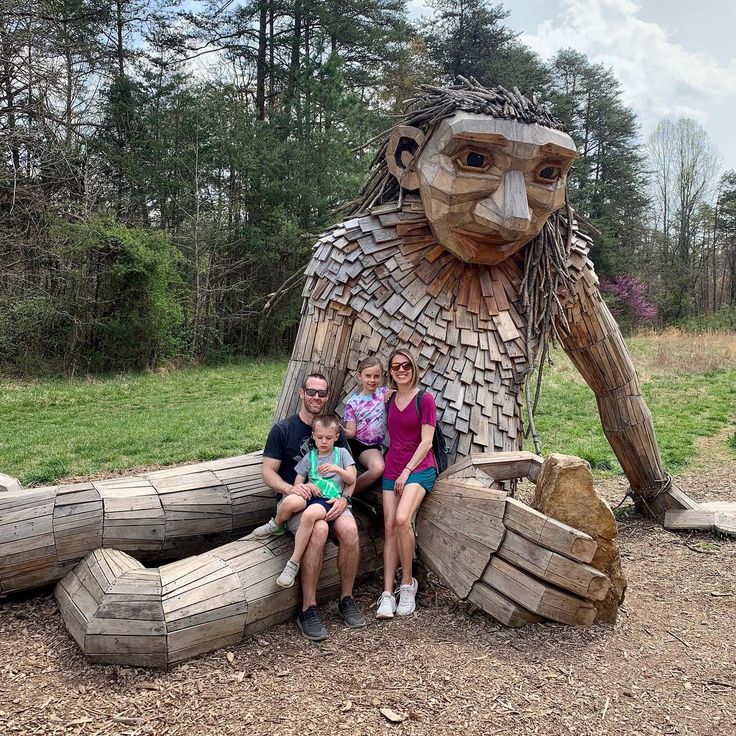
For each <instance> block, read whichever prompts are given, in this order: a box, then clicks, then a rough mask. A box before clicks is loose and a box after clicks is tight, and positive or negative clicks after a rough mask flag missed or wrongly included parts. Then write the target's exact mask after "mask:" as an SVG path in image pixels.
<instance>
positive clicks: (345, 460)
mask: <svg viewBox="0 0 736 736" xmlns="http://www.w3.org/2000/svg"><path fill="white" fill-rule="evenodd" d="M339 434H340V421H339V420H338V418H337V417H336V416H335V415H334V414H320V415H319V416H318V417H317V418H316V419H315V420H314V423H313V424H312V439H313V440H314V444H315V449H313V450H310V451H309V452H308V453H307V454H306V455H305V456H304V457H303V458H302V459H301V460H300V461H299V462H298V463H297V465H296V468H295V470H296V473H297V476H296V480H295V481H294V487H296V486H299V485H301V484H303V483H304V482H305V480H308V482H307V483H306V486H307V488H308V489H309V491H310V492H311V493H312V497H311V498H310V499H308V500H307V499H305V498H303V497H302V496H301V495H299V494H298V493H290V494H289V495H287V496H285V497H284V498H283V500H282V501H281V502H280V503H279V505H278V506H277V507H276V516H275V517H274V518H273V519H271V520H270V521H269V522H268V523H267V524H263V525H262V526H259V527H257V528H256V529H254V530H253V536H254V537H255V538H256V539H265V538H266V537H270V536H275V535H279V534H283V533H284V524H285V523H286V522H287V521H288V520H289V519H290V518H291V517H292V516H294V514H299V513H301V512H304V513H303V514H302V518H301V521H300V522H299V528H298V529H297V532H296V535H295V537H294V553H293V554H292V555H291V559H290V560H289V561H288V562H287V563H286V566H285V567H284V571H283V572H282V573H281V575H279V577H278V578H277V579H276V583H277V585H280V586H281V587H282V588H290V587H291V586H292V585H294V580H295V579H296V576H297V575H298V573H299V565H300V564H301V560H302V555H303V554H304V550H305V549H306V548H307V543H308V542H309V537H310V536H311V535H312V529H313V528H314V525H315V523H316V522H317V521H319V520H321V519H324V518H325V516H326V515H327V512H328V511H329V510H330V508H331V502H332V501H334V499H336V498H339V497H340V496H341V495H342V492H343V489H344V488H345V486H352V485H355V480H356V476H357V473H356V470H355V461H354V460H353V458H352V456H351V455H350V453H349V452H348V451H347V450H346V449H344V448H342V447H335V442H336V441H337V438H338V436H339Z"/></svg>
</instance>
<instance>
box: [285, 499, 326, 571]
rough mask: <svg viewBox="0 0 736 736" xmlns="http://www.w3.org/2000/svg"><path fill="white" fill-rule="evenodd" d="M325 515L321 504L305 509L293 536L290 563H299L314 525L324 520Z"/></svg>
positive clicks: (314, 504)
mask: <svg viewBox="0 0 736 736" xmlns="http://www.w3.org/2000/svg"><path fill="white" fill-rule="evenodd" d="M326 515H327V511H326V510H325V507H324V506H322V504H319V503H313V504H311V505H310V506H308V507H307V509H306V511H305V512H304V513H303V514H302V519H301V521H300V522H299V528H298V529H297V530H296V534H295V535H294V552H293V553H292V555H291V561H292V562H296V563H301V561H302V555H303V554H304V550H305V549H306V548H307V545H308V544H309V538H310V537H311V536H312V529H314V525H315V524H316V523H317V522H318V521H321V520H322V519H324V518H325V516H326Z"/></svg>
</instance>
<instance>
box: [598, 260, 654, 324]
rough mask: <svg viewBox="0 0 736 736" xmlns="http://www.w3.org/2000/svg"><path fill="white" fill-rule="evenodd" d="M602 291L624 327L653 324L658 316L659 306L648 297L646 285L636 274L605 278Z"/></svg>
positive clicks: (613, 312) (602, 282) (613, 313)
mask: <svg viewBox="0 0 736 736" xmlns="http://www.w3.org/2000/svg"><path fill="white" fill-rule="evenodd" d="M601 292H602V293H603V296H604V298H605V300H606V303H607V304H608V307H609V309H610V310H611V314H612V315H613V316H614V317H616V319H617V320H618V321H619V322H620V323H621V326H622V327H623V328H624V329H632V328H635V327H639V326H640V325H645V324H651V323H652V322H653V321H654V320H655V319H656V318H657V308H656V307H655V306H654V304H652V303H651V302H650V301H649V300H648V299H647V298H646V286H645V285H644V283H643V282H642V281H640V280H639V279H638V278H636V276H632V275H631V274H628V273H623V274H621V275H619V276H613V277H612V278H604V279H602V280H601Z"/></svg>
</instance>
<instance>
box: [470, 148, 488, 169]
mask: <svg viewBox="0 0 736 736" xmlns="http://www.w3.org/2000/svg"><path fill="white" fill-rule="evenodd" d="M486 163H487V159H486V157H485V156H484V155H483V154H482V153H477V152H475V151H469V152H468V153H467V154H466V156H465V165H466V166H469V167H470V168H473V169H482V168H484V167H485V165H486Z"/></svg>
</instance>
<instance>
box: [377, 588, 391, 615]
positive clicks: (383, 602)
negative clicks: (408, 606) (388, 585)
mask: <svg viewBox="0 0 736 736" xmlns="http://www.w3.org/2000/svg"><path fill="white" fill-rule="evenodd" d="M395 612H396V598H394V594H393V593H389V592H388V591H387V590H384V591H383V593H381V597H380V598H379V599H378V609H377V610H376V618H378V619H385V618H393V617H394V613H395Z"/></svg>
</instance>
